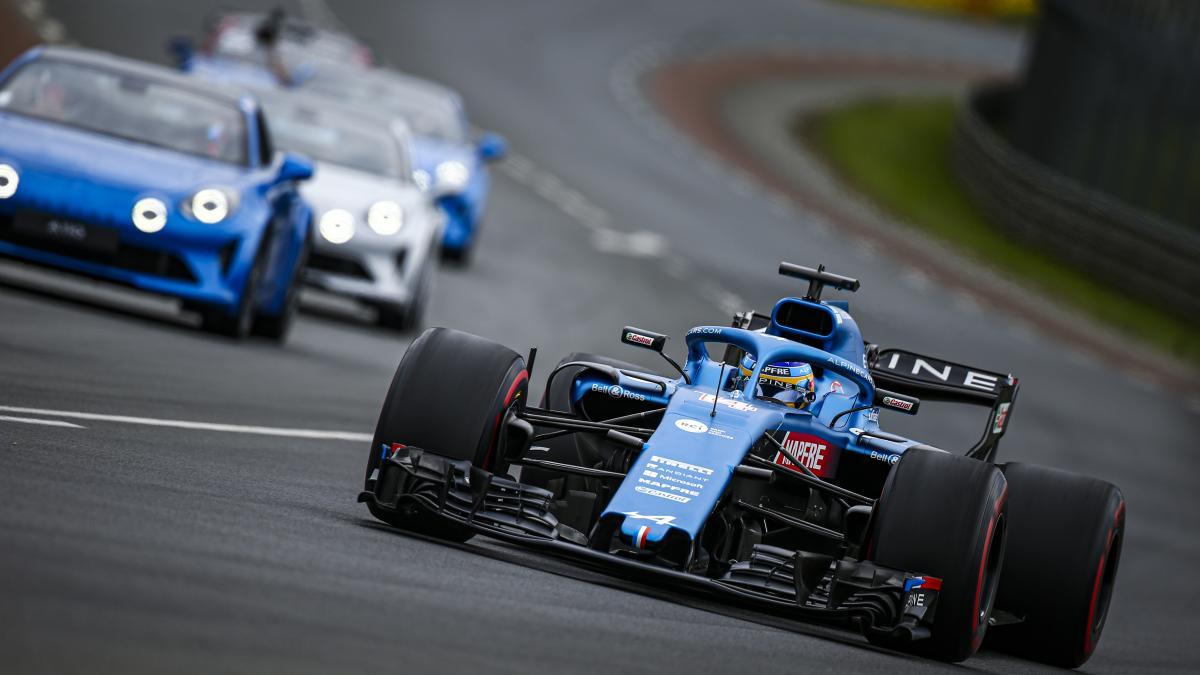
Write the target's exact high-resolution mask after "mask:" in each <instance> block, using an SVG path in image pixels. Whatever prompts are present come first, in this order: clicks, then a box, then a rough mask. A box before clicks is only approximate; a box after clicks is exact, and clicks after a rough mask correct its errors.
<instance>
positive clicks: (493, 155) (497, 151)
mask: <svg viewBox="0 0 1200 675" xmlns="http://www.w3.org/2000/svg"><path fill="white" fill-rule="evenodd" d="M477 148H478V152H479V159H482V160H483V161H485V162H494V161H496V160H499V159H504V155H506V154H508V142H507V141H505V140H504V137H503V136H501V135H500V134H494V133H491V132H486V133H484V134H483V135H481V136H480V137H479V143H478V146H477Z"/></svg>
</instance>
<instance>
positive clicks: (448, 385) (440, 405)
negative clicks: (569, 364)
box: [365, 328, 529, 541]
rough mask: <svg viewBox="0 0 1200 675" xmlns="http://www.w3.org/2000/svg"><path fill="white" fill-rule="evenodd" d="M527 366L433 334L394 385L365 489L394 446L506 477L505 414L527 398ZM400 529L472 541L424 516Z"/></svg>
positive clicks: (470, 340) (486, 346)
mask: <svg viewBox="0 0 1200 675" xmlns="http://www.w3.org/2000/svg"><path fill="white" fill-rule="evenodd" d="M528 383H529V374H528V373H527V372H526V370H525V360H524V359H523V358H521V356H520V355H519V354H517V353H516V352H514V351H513V350H511V349H509V348H508V347H505V346H503V345H500V344H497V343H495V342H492V341H491V340H487V339H485V338H481V337H478V336H475V335H471V334H470V333H464V332H461V331H456V330H452V329H449V328H430V329H429V330H426V331H425V332H424V333H422V334H421V335H420V337H418V338H417V339H416V341H414V342H413V343H412V345H411V346H410V347H409V348H408V351H407V352H406V353H405V354H404V358H403V359H402V360H401V361H400V365H399V367H398V368H397V369H396V375H395V377H393V378H392V385H391V387H390V388H389V389H388V394H387V397H386V398H385V399H384V402H383V410H382V411H381V412H380V414H379V422H378V424H377V425H376V426H375V436H374V438H373V439H372V442H371V448H370V450H369V452H368V453H367V471H366V477H365V478H366V483H367V489H370V483H371V481H372V480H373V476H374V475H375V474H376V470H377V469H378V468H379V465H380V462H381V460H382V458H383V457H384V455H385V454H387V453H388V452H390V451H391V448H392V447H393V445H395V444H400V445H405V446H412V447H416V448H421V449H422V450H425V451H426V452H431V453H434V454H437V455H441V456H443V457H447V458H449V459H453V460H468V461H470V462H471V463H472V464H474V465H475V466H477V467H479V468H481V469H485V470H487V471H492V472H500V471H502V470H503V469H504V468H505V467H503V466H501V463H500V459H499V458H498V457H497V456H496V445H497V436H498V434H499V431H500V421H501V420H502V419H503V417H504V412H505V411H506V410H508V408H510V407H512V406H513V405H515V404H516V403H517V402H519V401H520V400H522V399H523V398H524V397H525V396H526V392H527V391H528ZM372 513H374V515H375V516H376V517H377V518H379V519H380V520H384V521H387V522H389V523H391V524H393V525H396V526H398V527H405V528H409V529H415V530H419V531H421V532H424V533H426V534H433V535H435V536H439V537H442V538H445V539H452V540H457V541H465V540H467V539H468V538H470V536H471V533H470V531H469V530H466V529H465V528H460V527H455V526H453V525H449V524H445V523H443V522H441V521H433V520H429V519H428V518H427V517H422V516H423V515H424V514H419V515H417V516H414V517H413V518H406V519H404V520H397V519H395V518H392V517H391V516H389V515H388V514H384V513H383V512H376V510H375V509H374V508H373V509H372Z"/></svg>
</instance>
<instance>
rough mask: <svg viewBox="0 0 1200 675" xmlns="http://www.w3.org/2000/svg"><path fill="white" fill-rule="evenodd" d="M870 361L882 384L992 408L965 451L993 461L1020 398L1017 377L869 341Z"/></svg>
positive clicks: (930, 397) (925, 396)
mask: <svg viewBox="0 0 1200 675" xmlns="http://www.w3.org/2000/svg"><path fill="white" fill-rule="evenodd" d="M867 366H868V368H869V369H870V371H871V376H872V377H873V378H874V379H875V382H876V384H878V385H879V386H880V387H882V388H884V389H888V390H894V391H896V392H898V393H901V394H907V395H910V396H914V397H919V398H921V399H925V400H931V401H950V402H954V403H968V404H972V405H980V406H987V407H989V408H991V414H990V415H989V416H988V423H987V427H986V428H985V429H984V432H983V437H982V438H980V439H979V441H978V442H977V443H976V444H975V445H974V446H973V447H972V448H971V449H970V450H968V451H967V456H968V457H974V458H976V459H981V460H984V461H987V462H992V461H995V458H996V447H997V445H998V444H999V443H1000V438H1001V437H1002V436H1004V432H1005V430H1007V428H1008V418H1009V415H1010V414H1011V413H1012V407H1013V403H1014V402H1015V401H1016V399H1017V390H1018V388H1019V384H1018V381H1017V378H1015V377H1013V376H1012V375H1003V374H1001V373H994V372H991V371H988V370H981V369H979V368H973V367H971V366H964V365H962V364H958V363H953V362H950V361H945V360H942V359H937V358H933V357H930V356H922V355H920V354H915V353H913V352H909V351H905V350H903V349H880V348H879V347H878V346H876V345H871V344H868V345H867Z"/></svg>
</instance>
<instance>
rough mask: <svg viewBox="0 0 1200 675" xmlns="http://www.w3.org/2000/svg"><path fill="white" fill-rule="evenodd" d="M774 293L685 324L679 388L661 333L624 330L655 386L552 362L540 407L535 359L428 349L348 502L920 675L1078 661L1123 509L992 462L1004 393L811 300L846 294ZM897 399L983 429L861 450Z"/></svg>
mask: <svg viewBox="0 0 1200 675" xmlns="http://www.w3.org/2000/svg"><path fill="white" fill-rule="evenodd" d="M780 272H781V273H783V274H785V275H788V276H792V277H797V278H800V279H803V280H804V281H806V282H808V291H807V293H805V295H804V296H803V297H787V298H783V299H781V300H780V301H779V302H778V303H776V305H775V307H774V309H773V310H772V311H771V313H770V314H769V315H765V316H764V315H759V314H756V313H754V312H747V313H740V314H738V315H737V316H735V318H734V321H733V325H732V326H700V327H697V328H693V329H692V330H690V331H688V333H687V336H686V338H685V342H686V344H687V359H686V361H685V362H684V363H683V365H682V366H681V365H678V364H677V363H676V362H675V361H674V360H672V359H671V358H670V357H668V356H667V355H666V354H665V353H664V351H663V349H664V346H665V343H666V340H667V338H666V336H665V335H659V334H656V333H652V332H649V331H645V330H641V329H637V328H632V327H626V328H624V329H623V330H622V331H621V341H622V342H624V343H625V344H627V345H630V346H633V347H638V348H643V349H649V350H652V351H654V352H657V353H658V354H660V355H661V356H662V357H664V359H665V360H666V362H667V363H669V364H670V366H671V368H672V370H673V371H674V372H673V374H672V375H670V376H664V375H661V374H657V373H653V372H648V371H647V370H646V369H645V368H642V367H638V366H635V365H632V364H629V363H624V362H621V361H617V360H614V359H609V358H604V357H599V356H594V355H590V354H572V355H570V356H568V357H567V358H565V359H564V360H563V361H562V362H560V363H559V364H558V365H557V366H556V367H555V368H554V369H553V370H551V371H550V374H549V376H548V377H547V380H546V387H545V394H544V397H543V400H542V404H541V405H540V406H534V405H531V404H530V402H529V401H528V400H526V399H527V392H528V383H529V373H530V372H531V370H532V369H533V365H534V359H535V356H536V350H531V351H530V352H529V356H528V357H527V358H522V357H521V356H520V355H519V354H517V353H516V352H513V351H512V350H510V349H508V348H507V347H504V346H502V345H499V344H496V343H494V342H491V341H489V340H486V339H484V338H480V337H476V336H474V335H469V334H467V333H461V332H458V331H453V330H448V329H444V328H436V329H431V330H429V331H426V332H425V333H424V334H423V335H422V336H421V337H420V338H418V339H417V340H416V341H415V342H414V343H413V344H412V346H410V347H409V349H408V352H407V353H406V354H405V355H404V358H403V360H402V361H401V362H400V366H399V368H398V369H397V371H396V375H395V378H394V379H393V380H392V385H391V388H390V390H389V392H388V394H387V397H386V399H385V400H384V404H383V410H382V412H381V413H380V417H379V423H378V425H377V426H376V430H375V436H374V439H373V441H372V444H371V446H370V448H369V450H368V455H367V466H366V475H365V485H364V490H363V491H362V492H361V493H360V494H359V501H360V502H365V503H366V504H367V506H368V508H369V509H370V511H371V513H372V514H373V515H374V516H375V517H377V518H379V519H380V520H383V521H384V522H386V523H389V524H391V525H393V526H395V527H398V528H402V529H406V530H412V531H416V532H419V533H423V534H426V535H430V536H434V537H440V538H444V539H449V540H454V541H465V540H466V539H468V538H470V537H471V536H473V535H475V534H482V535H486V536H489V537H493V538H497V539H500V540H504V541H507V542H510V543H515V544H521V545H525V546H529V547H531V548H534V549H539V550H542V551H545V552H548V553H552V554H554V555H556V556H559V557H566V558H571V559H574V560H577V561H579V562H580V563H581V564H583V565H586V566H588V567H589V568H600V569H605V570H608V571H610V572H611V573H612V574H614V575H616V576H618V577H620V578H623V579H628V580H636V581H639V582H646V583H654V584H657V585H660V586H665V587H669V588H670V589H672V590H673V591H679V592H683V593H693V594H696V593H699V594H707V595H710V596H716V597H720V598H725V599H727V600H729V601H731V602H734V603H737V604H740V605H744V606H748V607H752V608H757V609H758V610H761V611H763V612H769V613H771V614H774V615H781V616H785V617H794V618H799V619H814V620H817V619H821V620H831V621H837V622H841V623H844V624H848V625H850V626H854V627H857V628H858V629H859V630H861V631H862V632H863V633H865V635H866V637H867V639H868V640H870V641H871V642H872V643H875V644H877V645H882V646H885V647H890V648H894V649H898V650H902V651H907V652H912V653H917V654H921V655H925V656H928V657H932V658H936V659H940V660H945V661H962V660H964V659H966V658H968V657H970V656H971V655H972V654H974V653H975V651H976V650H977V649H978V648H979V646H980V644H981V643H982V642H983V639H984V637H985V635H986V636H987V638H988V640H989V642H991V643H992V644H994V645H995V646H997V647H998V648H1001V649H1006V650H1008V651H1011V652H1013V653H1016V654H1020V655H1022V656H1024V657H1028V658H1032V659H1036V660H1040V661H1045V662H1048V663H1054V664H1057V665H1062V666H1069V667H1073V666H1077V665H1080V664H1081V663H1083V662H1084V661H1086V660H1087V659H1088V657H1089V656H1090V655H1091V654H1092V652H1093V650H1094V649H1095V648H1096V644H1097V642H1098V640H1099V638H1100V633H1101V631H1102V629H1103V627H1104V618H1105V616H1106V614H1107V611H1108V604H1109V599H1110V598H1111V597H1112V589H1113V584H1114V581H1115V577H1116V571H1117V566H1118V563H1119V560H1120V553H1121V544H1122V540H1123V538H1124V532H1125V526H1124V523H1125V502H1124V499H1123V497H1122V495H1121V492H1120V490H1118V489H1117V488H1116V487H1115V486H1113V485H1112V484H1110V483H1106V482H1104V481H1100V480H1096V479H1092V478H1085V477H1083V476H1077V475H1074V474H1070V473H1066V472H1063V471H1059V470H1056V469H1051V468H1046V467H1040V466H1036V465H1032V464H1020V463H1007V464H999V465H997V464H995V460H996V451H997V447H998V443H999V441H1000V439H1001V437H1002V436H1003V435H1004V433H1005V431H1006V430H1007V428H1008V423H1009V420H1010V417H1011V413H1012V407H1013V403H1014V401H1015V399H1016V395H1017V384H1018V383H1017V379H1016V378H1015V377H1012V376H1011V375H1004V374H1001V373H996V372H990V371H987V370H982V369H979V368H971V367H967V366H962V365H959V364H955V363H950V362H947V361H943V360H940V359H935V358H931V357H927V356H921V355H918V354H914V353H912V352H907V351H903V350H898V349H880V348H879V347H877V346H876V345H873V344H869V343H866V342H864V340H863V338H862V335H861V333H860V332H859V329H858V326H857V324H856V323H855V321H854V319H853V318H852V317H851V315H850V313H849V306H848V303H846V302H844V301H824V300H821V294H822V291H823V289H825V288H827V287H828V288H834V289H840V290H846V291H856V290H857V289H858V288H859V282H858V281H857V280H855V279H851V278H848V277H844V276H840V275H836V274H831V273H829V272H826V271H825V270H824V269H823V268H818V269H811V268H806V267H801V266H798V265H792V264H790V263H783V264H781V266H780ZM464 383H465V384H464ZM883 387H887V389H884V388H883ZM918 396H922V397H925V398H926V399H927V400H930V399H932V400H942V401H951V402H962V403H971V404H979V405H982V406H984V407H986V408H988V409H989V415H988V418H987V423H986V427H985V429H984V433H983V436H982V438H981V439H980V440H979V441H978V442H977V443H975V444H974V445H973V446H972V447H971V448H970V449H968V450H967V451H966V452H965V453H962V454H952V453H950V452H947V451H945V450H942V449H939V448H935V447H933V446H930V445H927V444H923V443H921V442H919V441H914V440H911V439H909V438H905V437H903V436H900V435H897V434H894V433H889V432H886V431H883V430H882V429H881V428H880V426H879V414H880V412H881V411H891V412H896V413H901V414H907V415H912V414H916V413H917V411H918V409H919V408H920V406H921V400H920V399H919V398H918Z"/></svg>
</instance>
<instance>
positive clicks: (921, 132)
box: [799, 98, 1200, 365]
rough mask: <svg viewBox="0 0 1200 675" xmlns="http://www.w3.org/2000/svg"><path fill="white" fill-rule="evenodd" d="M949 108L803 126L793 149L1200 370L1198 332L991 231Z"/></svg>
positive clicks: (878, 111) (883, 108)
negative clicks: (967, 184)
mask: <svg viewBox="0 0 1200 675" xmlns="http://www.w3.org/2000/svg"><path fill="white" fill-rule="evenodd" d="M956 114H957V113H956V104H955V102H954V101H952V100H949V99H944V98H936V99H896V100H871V101H864V102H859V103H854V104H851V105H849V106H846V107H844V108H839V109H836V110H832V111H829V112H826V113H824V114H820V115H818V116H816V117H809V118H806V119H804V120H802V123H801V125H800V127H799V130H800V133H801V134H802V137H803V138H802V140H803V141H804V142H806V143H808V144H809V145H810V146H811V147H813V148H814V149H815V150H816V151H817V152H818V153H820V154H821V155H823V156H824V157H825V159H826V161H828V162H829V163H830V164H831V165H832V166H833V168H834V169H835V170H836V171H837V172H838V173H839V174H841V176H842V177H843V179H845V180H846V181H847V182H848V183H849V184H850V185H852V186H854V187H855V188H857V189H858V190H859V191H861V192H862V193H863V194H864V195H866V196H867V197H868V198H869V199H871V200H873V201H874V202H876V203H877V204H878V205H879V206H880V207H882V208H883V209H884V210H886V211H890V212H891V213H892V214H894V215H896V216H898V217H899V218H901V219H902V220H904V221H907V222H908V223H910V224H912V225H914V226H916V227H918V228H920V229H922V230H924V231H926V232H928V233H929V234H931V235H934V236H937V237H939V238H941V239H943V240H945V241H947V242H949V243H950V244H952V245H954V246H956V247H958V248H960V249H961V250H963V251H964V252H966V253H967V254H968V255H970V256H972V257H974V258H976V259H978V260H980V261H982V262H984V263H986V264H988V265H990V266H991V267H993V268H995V269H997V270H999V271H1000V272H1001V273H1003V274H1005V275H1006V276H1008V277H1010V278H1012V279H1016V280H1018V281H1020V282H1022V283H1024V284H1025V285H1027V286H1032V287H1034V288H1036V289H1038V290H1041V291H1042V292H1044V293H1045V294H1046V295H1048V296H1050V297H1053V298H1057V299H1059V300H1062V301H1064V302H1066V303H1070V304H1072V305H1074V306H1075V307H1077V308H1079V309H1080V310H1082V311H1083V312H1085V313H1087V314H1090V315H1092V316H1094V317H1095V318H1097V319H1099V320H1101V321H1104V322H1106V323H1108V324H1111V325H1112V326H1114V327H1116V328H1118V329H1120V330H1122V331H1124V332H1125V333H1127V334H1129V335H1132V336H1134V337H1137V338H1140V339H1142V340H1145V341H1147V342H1149V343H1151V344H1153V345H1156V346H1158V347H1159V348H1161V349H1164V350H1165V351H1167V352H1168V353H1170V354H1172V355H1175V356H1177V357H1180V358H1183V359H1186V360H1187V361H1190V362H1192V363H1193V364H1197V365H1200V327H1197V326H1196V325H1194V324H1189V323H1187V322H1185V321H1183V320H1181V319H1179V318H1177V317H1175V316H1173V315H1170V314H1168V313H1166V312H1163V311H1160V310H1158V309H1156V308H1154V307H1149V306H1147V305H1144V304H1142V303H1141V302H1139V301H1138V300H1137V299H1135V298H1132V297H1130V296H1128V295H1124V294H1122V293H1120V292H1119V291H1117V290H1115V289H1113V288H1111V287H1110V286H1108V285H1106V284H1104V283H1102V282H1099V281H1097V280H1095V279H1093V278H1091V277H1088V276H1086V275H1084V274H1083V273H1081V272H1079V271H1077V270H1076V269H1075V268H1072V267H1068V266H1066V265H1065V264H1063V263H1062V262H1059V261H1058V260H1056V259H1054V258H1053V257H1051V256H1048V255H1046V254H1045V253H1042V252H1040V251H1037V250H1034V249H1032V248H1029V247H1027V246H1024V245H1021V244H1019V243H1016V242H1014V241H1013V240H1011V239H1010V238H1008V237H1007V236H1006V235H1005V234H1004V233H1003V232H1001V231H1000V230H997V229H995V228H993V227H992V226H991V225H990V224H989V223H988V221H987V220H986V219H985V218H984V216H983V214H982V213H981V212H980V211H979V209H978V208H977V207H976V206H975V204H974V203H972V201H971V200H970V198H969V197H968V196H967V194H966V193H965V192H964V191H963V189H962V187H961V185H960V184H959V182H958V179H957V178H956V177H955V176H954V174H953V170H952V168H951V166H950V142H951V137H952V134H953V130H954V120H955V115H956Z"/></svg>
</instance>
